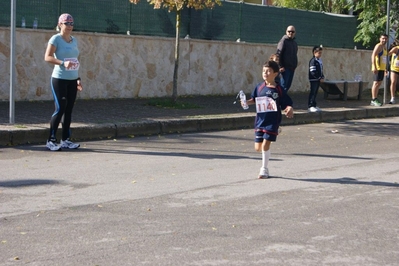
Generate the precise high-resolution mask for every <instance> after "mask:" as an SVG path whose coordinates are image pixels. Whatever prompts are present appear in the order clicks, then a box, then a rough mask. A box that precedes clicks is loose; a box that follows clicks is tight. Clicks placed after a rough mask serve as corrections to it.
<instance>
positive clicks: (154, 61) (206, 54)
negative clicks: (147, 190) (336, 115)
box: [0, 27, 372, 101]
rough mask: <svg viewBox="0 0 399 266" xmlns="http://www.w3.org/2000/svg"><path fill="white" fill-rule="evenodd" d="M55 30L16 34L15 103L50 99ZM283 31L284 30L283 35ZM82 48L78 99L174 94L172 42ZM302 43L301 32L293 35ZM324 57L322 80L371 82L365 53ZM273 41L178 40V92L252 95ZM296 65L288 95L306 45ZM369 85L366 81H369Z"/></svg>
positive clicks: (304, 64)
mask: <svg viewBox="0 0 399 266" xmlns="http://www.w3.org/2000/svg"><path fill="white" fill-rule="evenodd" d="M55 33H56V32H55V31H48V30H32V29H19V28H18V29H17V30H16V51H15V54H16V86H15V92H14V95H15V100H16V101H22V100H31V101H38V100H52V94H51V89H50V75H51V71H52V65H50V64H48V63H46V62H44V59H43V58H44V52H45V49H46V46H47V41H48V40H49V38H50V37H51V36H52V35H53V34H55ZM282 34H283V33H282ZM73 35H74V36H75V37H76V38H77V39H78V41H79V48H80V52H81V55H80V58H79V60H80V62H81V67H80V76H81V78H82V82H83V85H84V91H82V92H80V93H79V94H78V95H79V96H78V97H79V98H81V99H100V98H132V97H163V96H168V95H171V94H172V80H173V69H174V45H175V40H174V39H173V38H160V37H147V36H127V35H126V36H123V35H109V34H96V33H83V32H74V34H73ZM298 38H300V33H298ZM323 45H324V46H325V48H324V53H323V57H322V59H323V63H324V72H325V75H326V78H328V79H353V78H354V76H355V74H362V76H363V80H364V81H371V79H372V73H371V71H370V56H371V51H365V50H344V49H333V48H328V44H323ZM275 51H276V44H253V43H237V42H226V41H223V42H222V41H206V40H192V39H190V40H184V39H182V40H181V42H180V63H179V76H178V95H180V96H182V95H231V94H235V93H237V92H238V91H239V90H241V89H243V90H244V91H245V92H247V93H250V92H251V91H252V89H253V88H254V86H255V85H256V84H257V83H258V82H260V81H261V79H262V76H261V71H262V64H263V63H264V61H265V60H266V59H268V58H269V56H270V54H272V53H275ZM298 56H299V66H298V69H297V71H296V73H295V77H294V82H293V86H292V87H291V91H292V92H304V91H308V87H309V85H308V80H307V79H308V72H307V71H308V62H309V60H310V58H311V57H312V48H311V47H299V55H298ZM9 71H10V29H9V28H1V27H0V81H1V82H0V100H8V99H9V92H10V75H9ZM369 84H371V83H369Z"/></svg>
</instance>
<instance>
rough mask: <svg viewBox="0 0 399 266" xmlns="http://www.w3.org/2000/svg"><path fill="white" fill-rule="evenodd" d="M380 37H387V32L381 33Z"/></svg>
mask: <svg viewBox="0 0 399 266" xmlns="http://www.w3.org/2000/svg"><path fill="white" fill-rule="evenodd" d="M381 37H387V38H388V34H386V33H381V35H380V38H381Z"/></svg>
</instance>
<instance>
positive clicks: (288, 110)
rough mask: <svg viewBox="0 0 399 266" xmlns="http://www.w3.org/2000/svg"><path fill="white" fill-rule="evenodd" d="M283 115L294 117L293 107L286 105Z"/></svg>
mask: <svg viewBox="0 0 399 266" xmlns="http://www.w3.org/2000/svg"><path fill="white" fill-rule="evenodd" d="M284 113H285V116H286V117H288V118H293V117H294V108H292V106H287V108H285V110H284Z"/></svg>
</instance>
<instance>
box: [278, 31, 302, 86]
mask: <svg viewBox="0 0 399 266" xmlns="http://www.w3.org/2000/svg"><path fill="white" fill-rule="evenodd" d="M277 54H278V55H279V56H280V62H279V63H280V72H281V79H280V86H281V87H282V88H284V90H285V91H287V92H288V90H289V89H290V87H291V83H292V80H293V78H294V73H295V69H296V67H297V66H298V55H297V54H298V44H297V43H296V41H295V27H294V26H292V25H290V26H288V27H287V31H286V35H284V36H283V37H282V38H281V40H280V41H279V42H278V44H277Z"/></svg>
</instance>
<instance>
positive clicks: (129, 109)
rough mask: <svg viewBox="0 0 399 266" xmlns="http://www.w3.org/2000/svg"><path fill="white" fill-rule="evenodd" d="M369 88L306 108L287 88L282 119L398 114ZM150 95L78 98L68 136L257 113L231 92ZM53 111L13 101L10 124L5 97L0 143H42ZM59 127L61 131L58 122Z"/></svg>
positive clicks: (206, 126) (198, 127) (196, 125)
mask: <svg viewBox="0 0 399 266" xmlns="http://www.w3.org/2000/svg"><path fill="white" fill-rule="evenodd" d="M369 94H370V92H369V91H365V92H364V93H363V96H362V99H361V100H354V99H348V101H342V100H340V99H339V97H338V96H334V95H332V96H329V97H328V99H324V98H323V91H322V90H320V91H319V95H318V99H317V102H318V106H319V107H320V108H321V109H322V110H323V111H322V112H321V113H308V112H307V97H308V94H307V93H291V94H290V96H291V98H292V99H293V101H294V110H295V117H294V119H286V118H284V119H283V125H288V124H303V123H319V122H327V121H339V120H349V119H359V118H372V117H387V116H399V104H396V105H389V104H386V105H383V106H381V107H372V106H370V95H369ZM381 94H382V92H381V91H380V95H381ZM380 99H381V98H380ZM148 101H149V99H108V100H80V99H78V100H77V101H76V105H75V109H74V112H73V117H72V125H71V129H72V139H74V140H90V139H101V138H118V137H132V136H140V135H141V136H142V135H155V134H168V133H184V132H196V131H212V130H228V129H239V128H251V127H252V125H253V119H254V115H255V113H254V107H253V106H251V107H250V109H249V110H248V111H244V110H243V109H242V108H241V106H240V105H239V103H237V104H233V102H234V101H235V96H234V95H232V96H193V97H184V98H179V101H180V102H184V103H188V104H195V105H197V106H198V107H199V108H191V109H171V108H160V107H156V106H149V105H148ZM53 111H54V102H53V101H36V102H16V103H15V124H9V116H10V114H9V103H8V102H0V114H1V115H0V146H6V145H19V144H26V143H43V144H44V143H45V140H46V139H47V137H48V128H49V120H50V116H51V115H52V113H53ZM58 133H61V126H60V129H59V131H58Z"/></svg>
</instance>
